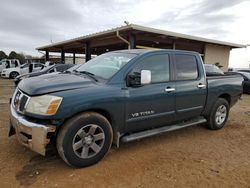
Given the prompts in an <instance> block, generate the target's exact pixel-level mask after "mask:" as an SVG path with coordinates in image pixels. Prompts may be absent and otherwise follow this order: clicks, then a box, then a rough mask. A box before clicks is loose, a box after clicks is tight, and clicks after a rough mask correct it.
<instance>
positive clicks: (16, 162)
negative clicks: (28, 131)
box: [0, 79, 250, 188]
mask: <svg viewBox="0 0 250 188" xmlns="http://www.w3.org/2000/svg"><path fill="white" fill-rule="evenodd" d="M13 89H14V86H13V81H12V80H7V79H0V175H1V176H0V187H1V188H4V187H69V186H74V187H248V188H250V95H243V97H242V100H240V101H239V102H238V103H237V104H236V105H235V106H234V107H233V108H232V109H231V112H230V116H229V121H228V123H227V124H226V126H225V128H224V129H222V130H219V131H210V130H207V129H206V128H205V127H204V126H194V127H189V128H186V129H182V130H179V131H174V132H170V133H166V134H162V135H159V136H155V137H151V138H147V139H143V140H140V141H137V142H133V143H128V144H122V145H121V147H120V148H119V149H116V148H112V149H111V150H110V152H109V153H108V155H106V157H105V158H104V159H103V160H102V161H101V162H99V163H98V164H97V165H94V166H91V167H88V168H82V169H74V168H71V167H68V166H67V165H66V164H65V163H64V162H63V161H62V160H61V159H60V158H59V156H58V155H57V154H56V152H55V151H53V150H51V151H49V153H48V155H47V156H46V157H43V156H40V155H38V154H36V153H34V152H32V151H30V150H29V149H26V148H25V147H23V146H22V145H20V144H19V143H18V142H17V139H16V138H15V137H11V138H8V136H7V134H8V129H9V128H8V126H9V115H8V113H9V109H8V101H9V97H10V96H11V94H12V92H13Z"/></svg>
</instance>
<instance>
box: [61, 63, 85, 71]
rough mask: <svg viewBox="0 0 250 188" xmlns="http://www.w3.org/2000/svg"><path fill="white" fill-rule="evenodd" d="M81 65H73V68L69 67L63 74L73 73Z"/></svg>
mask: <svg viewBox="0 0 250 188" xmlns="http://www.w3.org/2000/svg"><path fill="white" fill-rule="evenodd" d="M81 65H82V64H76V65H74V66H73V67H71V68H69V69H67V70H65V71H64V72H65V73H73V72H75V71H76V70H77V69H78V68H79V67H80V66H81Z"/></svg>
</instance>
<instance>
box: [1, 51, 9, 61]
mask: <svg viewBox="0 0 250 188" xmlns="http://www.w3.org/2000/svg"><path fill="white" fill-rule="evenodd" d="M6 58H8V56H7V55H6V54H5V53H4V52H3V51H0V61H1V60H2V59H6Z"/></svg>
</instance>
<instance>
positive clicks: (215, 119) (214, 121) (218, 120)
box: [207, 98, 229, 130]
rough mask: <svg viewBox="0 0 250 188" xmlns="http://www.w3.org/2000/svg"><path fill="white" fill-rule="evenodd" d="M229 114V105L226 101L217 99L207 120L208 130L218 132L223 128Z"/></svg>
mask: <svg viewBox="0 0 250 188" xmlns="http://www.w3.org/2000/svg"><path fill="white" fill-rule="evenodd" d="M228 114H229V104H228V102H227V100H225V99H223V98H219V99H218V100H217V101H216V103H215V105H214V106H213V108H212V111H211V113H210V115H209V117H208V118H207V120H208V128H209V129H211V130H218V129H221V128H223V127H224V125H225V123H226V121H227V118H228Z"/></svg>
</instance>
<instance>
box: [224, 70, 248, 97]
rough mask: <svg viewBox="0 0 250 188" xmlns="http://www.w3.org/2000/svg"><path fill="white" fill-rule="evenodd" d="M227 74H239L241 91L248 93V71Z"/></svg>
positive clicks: (228, 73)
mask: <svg viewBox="0 0 250 188" xmlns="http://www.w3.org/2000/svg"><path fill="white" fill-rule="evenodd" d="M226 74H227V75H236V74H238V75H241V76H242V77H243V79H244V80H243V82H242V87H243V93H246V94H250V72H242V71H240V72H227V73H226Z"/></svg>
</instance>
